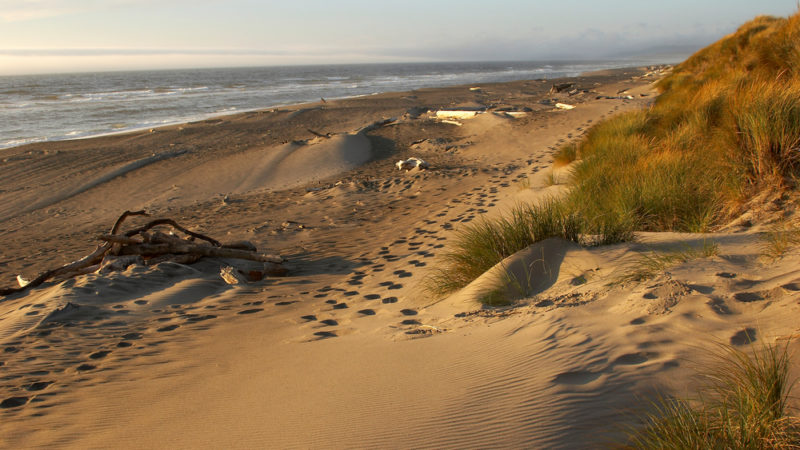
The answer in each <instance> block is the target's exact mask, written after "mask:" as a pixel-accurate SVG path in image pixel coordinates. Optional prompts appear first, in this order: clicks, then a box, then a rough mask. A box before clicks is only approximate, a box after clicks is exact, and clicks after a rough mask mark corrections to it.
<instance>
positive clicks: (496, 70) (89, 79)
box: [0, 59, 659, 149]
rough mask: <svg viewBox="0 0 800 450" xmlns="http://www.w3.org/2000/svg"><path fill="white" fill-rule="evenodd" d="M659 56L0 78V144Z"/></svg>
mask: <svg viewBox="0 0 800 450" xmlns="http://www.w3.org/2000/svg"><path fill="white" fill-rule="evenodd" d="M658 62H659V61H646V60H630V59H628V60H620V61H603V62H591V61H584V62H488V63H412V64H352V65H327V66H291V67H288V66H287V67H257V68H230V69H192V70H159V71H135V72H104V73H76V74H57V75H27V76H4V77H0V149H2V148H9V147H14V146H19V145H23V144H28V143H33V142H43V141H58V140H64V139H77V138H85V137H91V136H99V135H104V134H110V133H120V132H126V131H132V130H136V129H142V128H151V127H156V126H161V125H167V124H174V123H183V122H189V121H194V120H201V119H206V118H209V117H213V116H219V115H225V114H232V113H237V112H242V111H250V110H255V109H264V108H272V107H276V106H281V105H289V104H297V103H304V102H310V101H316V100H319V99H320V97H324V98H326V99H336V98H344V97H354V96H360V95H371V94H376V93H381V92H392V91H406V90H412V89H417V88H424V87H441V86H450V85H459V84H469V83H488V82H503V81H515V80H525V79H536V78H557V77H564V76H577V75H579V74H580V73H582V72H587V71H592V70H601V69H610V68H617V67H630V66H638V65H649V64H655V63H658Z"/></svg>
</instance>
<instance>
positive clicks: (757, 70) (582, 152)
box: [557, 13, 800, 232]
mask: <svg viewBox="0 0 800 450" xmlns="http://www.w3.org/2000/svg"><path fill="white" fill-rule="evenodd" d="M776 53H777V54H778V55H781V56H780V57H776V56H775V54H776ZM658 86H659V89H660V90H661V94H660V95H659V97H658V98H657V100H656V102H655V104H654V105H653V106H652V107H651V108H650V109H648V110H644V111H635V112H629V113H625V114H622V115H619V116H616V117H614V118H612V119H609V120H607V121H605V122H602V123H600V124H598V125H597V126H595V127H593V128H592V129H591V130H590V131H589V133H588V134H587V136H586V137H585V139H584V140H583V141H582V142H581V143H580V144H578V146H577V149H573V148H566V147H565V149H564V150H563V151H562V153H560V154H559V155H558V157H557V159H564V160H568V159H570V158H573V155H577V156H579V157H580V158H581V160H580V162H579V163H578V165H577V167H576V169H575V173H574V176H573V180H574V189H573V192H572V193H571V195H570V196H571V200H572V201H573V202H576V203H579V204H593V205H594V206H593V209H594V210H595V212H596V214H598V215H619V216H632V218H633V220H635V221H636V223H637V229H641V230H649V231H665V230H674V231H690V232H691V231H693V232H704V231H708V230H710V229H712V228H713V227H714V226H715V225H719V224H721V223H723V222H724V221H725V220H727V219H730V218H731V217H733V216H734V215H736V214H738V213H740V212H742V211H741V207H742V205H743V204H744V203H745V202H746V200H747V198H749V197H750V196H752V195H753V194H755V193H757V192H761V191H763V190H783V189H787V188H795V187H796V186H797V183H796V180H797V177H798V175H799V174H800V13H798V14H795V15H794V16H792V17H790V18H788V19H779V18H770V17H759V18H756V19H755V20H753V21H751V22H749V23H747V24H745V25H743V26H742V27H741V28H740V29H739V30H738V31H737V32H736V33H734V34H733V35H731V36H728V37H726V38H724V39H723V40H721V41H720V42H717V43H716V44H714V45H712V46H709V47H707V48H706V49H703V50H701V51H700V52H698V53H697V54H695V55H693V56H692V57H691V58H689V59H688V60H687V61H686V62H684V63H682V64H680V65H678V66H677V67H675V69H674V70H673V72H672V74H670V75H669V76H667V77H666V78H664V79H663V80H661V81H660V82H659V84H658Z"/></svg>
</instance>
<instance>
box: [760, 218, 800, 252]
mask: <svg viewBox="0 0 800 450" xmlns="http://www.w3.org/2000/svg"><path fill="white" fill-rule="evenodd" d="M760 238H761V256H762V257H763V258H765V259H767V260H770V261H775V260H778V259H780V258H782V257H783V256H784V255H786V253H788V252H789V250H791V249H792V248H794V247H797V245H798V244H800V229H798V228H796V227H794V226H791V225H789V224H788V223H786V222H779V223H776V224H773V225H772V226H771V227H770V229H768V230H767V231H765V232H764V233H762V234H761V236H760Z"/></svg>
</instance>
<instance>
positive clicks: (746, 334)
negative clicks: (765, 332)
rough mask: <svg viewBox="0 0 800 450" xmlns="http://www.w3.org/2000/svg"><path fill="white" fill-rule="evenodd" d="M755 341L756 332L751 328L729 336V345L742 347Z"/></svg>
mask: <svg viewBox="0 0 800 450" xmlns="http://www.w3.org/2000/svg"><path fill="white" fill-rule="evenodd" d="M755 341H756V330H754V329H753V328H745V329H744V330H741V331H737V332H736V333H735V334H734V335H733V336H731V345H735V346H742V345H748V344H752V343H753V342H755Z"/></svg>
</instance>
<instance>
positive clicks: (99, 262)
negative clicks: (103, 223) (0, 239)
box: [0, 211, 286, 296]
mask: <svg viewBox="0 0 800 450" xmlns="http://www.w3.org/2000/svg"><path fill="white" fill-rule="evenodd" d="M131 216H148V214H147V213H146V212H144V211H125V212H124V213H122V215H120V216H119V218H118V219H117V221H116V222H114V226H112V227H111V232H110V233H109V234H104V235H101V236H98V240H100V241H103V244H102V245H100V246H98V247H97V248H96V249H95V250H94V251H93V252H92V253H90V254H89V255H87V256H85V257H83V258H81V259H79V260H77V261H74V262H71V263H69V264H67V265H65V266H62V267H59V268H56V269H52V270H48V271H46V272H43V273H41V274H39V276H37V277H36V278H34V279H33V280H31V282H30V283H28V284H26V285H25V286H20V287H15V288H5V289H0V296H6V295H11V294H15V293H17V292H22V291H25V290H27V289H31V288H34V287H37V286H39V285H41V284H42V283H44V282H45V281H48V280H51V279H54V278H60V279H67V278H71V277H73V276H77V275H82V274H87V273H92V272H97V271H99V272H101V273H108V272H110V271H113V270H123V269H124V268H125V267H127V265H129V264H131V263H133V262H134V261H140V260H141V261H143V262H144V264H145V265H147V266H152V265H155V264H158V263H162V262H168V261H172V262H176V263H180V264H191V263H193V262H196V261H197V260H199V259H200V258H203V257H210V258H232V259H243V260H248V261H256V262H261V263H264V273H265V274H266V275H274V276H282V275H285V274H286V269H285V268H284V267H283V265H282V263H283V258H281V257H280V256H276V255H265V254H261V253H258V252H257V251H255V249H254V247H252V245H251V246H250V247H249V248H252V250H249V249H248V250H246V249H243V248H240V245H241V244H237V245H235V246H233V247H236V248H229V247H226V246H223V245H222V244H221V243H220V242H219V241H217V240H216V239H213V238H210V237H208V236H205V235H203V234H200V233H196V232H194V231H190V230H188V229H186V228H184V227H182V226H181V225H179V224H178V223H177V222H175V221H174V220H172V219H156V220H153V221H151V222H148V223H147V224H145V225H143V226H141V227H138V228H134V229H132V230H130V231H127V232H125V233H120V228H121V227H122V224H123V222H125V220H126V219H127V218H128V217H131ZM160 225H168V226H171V227H172V228H174V229H175V230H177V231H179V232H181V233H183V234H185V235H187V236H189V237H190V238H191V239H197V240H201V241H205V242H204V243H197V242H194V241H192V240H188V239H184V238H181V237H178V236H175V235H171V234H165V233H162V232H159V231H155V230H154V231H152V232H151V230H152V229H153V228H155V227H157V226H160Z"/></svg>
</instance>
